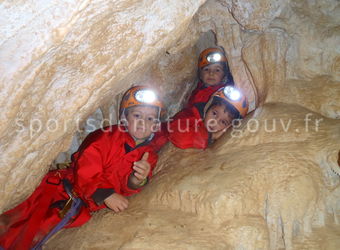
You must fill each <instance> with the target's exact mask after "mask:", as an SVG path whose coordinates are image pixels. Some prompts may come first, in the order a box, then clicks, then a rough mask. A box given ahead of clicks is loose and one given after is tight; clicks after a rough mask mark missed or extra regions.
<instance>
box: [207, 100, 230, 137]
mask: <svg viewBox="0 0 340 250" xmlns="http://www.w3.org/2000/svg"><path fill="white" fill-rule="evenodd" d="M233 118H234V117H233V115H232V114H231V113H230V112H229V111H228V110H227V109H226V107H225V106H224V105H223V104H220V105H214V106H212V107H210V108H209V110H208V111H207V113H206V115H205V118H204V125H205V127H206V128H207V130H208V132H210V133H215V132H219V131H222V130H224V129H227V128H229V127H230V126H231V124H232V121H233Z"/></svg>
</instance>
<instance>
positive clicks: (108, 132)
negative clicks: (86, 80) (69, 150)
mask: <svg viewBox="0 0 340 250" xmlns="http://www.w3.org/2000/svg"><path fill="white" fill-rule="evenodd" d="M145 152H149V158H148V162H149V163H150V164H151V170H152V169H153V168H154V167H155V165H156V162H157V154H156V153H155V152H154V149H153V148H152V147H151V146H150V145H149V141H146V142H144V143H142V144H139V145H138V146H136V144H135V142H134V140H133V138H132V137H131V136H130V134H129V133H128V132H126V131H125V128H124V127H118V126H117V125H114V126H110V127H107V128H105V131H102V130H97V131H95V132H93V133H91V134H90V135H88V137H87V138H86V139H85V140H84V142H83V143H82V145H81V146H80V148H79V150H78V151H77V152H76V153H75V154H74V155H73V157H72V164H71V167H70V168H68V169H63V170H55V171H50V172H49V173H47V175H46V176H45V177H44V178H43V180H42V182H41V183H40V185H39V186H38V187H37V189H36V190H35V191H34V192H33V194H32V195H31V196H30V197H29V198H28V199H27V200H25V201H24V202H23V203H21V204H19V205H18V206H17V207H15V208H13V209H11V210H9V211H7V212H5V213H4V214H2V215H1V216H0V246H1V247H3V248H5V249H29V248H30V247H33V246H34V245H35V244H36V243H37V242H38V241H39V240H41V239H42V238H43V237H44V236H45V235H46V234H47V233H48V232H49V231H50V230H51V229H52V228H53V227H54V226H55V225H56V224H57V223H58V222H59V221H60V220H61V219H60V217H59V215H58V212H59V211H60V208H57V206H56V205H57V204H58V201H59V202H60V201H61V200H67V199H68V195H67V193H66V192H65V190H64V188H63V185H62V183H61V179H64V178H67V179H68V180H70V182H71V183H72V184H73V190H74V191H75V193H76V194H77V195H78V197H80V198H81V199H82V200H83V201H84V202H85V204H86V205H85V206H83V207H82V208H81V210H80V213H79V214H78V215H77V216H75V218H73V219H74V220H73V222H72V223H71V224H69V225H68V226H67V227H76V226H80V225H82V224H84V223H85V222H87V221H88V220H89V219H90V217H91V213H92V212H94V211H97V210H99V209H102V208H105V205H104V203H103V202H104V200H105V199H106V198H107V197H108V196H110V195H111V194H113V193H114V192H116V193H119V194H122V195H124V196H129V195H132V194H134V193H138V192H139V191H140V190H141V189H137V190H133V189H130V188H129V187H128V186H127V183H128V178H129V176H130V174H131V173H132V172H133V169H132V166H133V163H134V162H135V161H139V160H140V159H141V158H142V156H143V154H144V153H145ZM151 175H152V171H150V175H149V178H150V177H151ZM52 204H53V205H52ZM51 205H52V206H51Z"/></svg>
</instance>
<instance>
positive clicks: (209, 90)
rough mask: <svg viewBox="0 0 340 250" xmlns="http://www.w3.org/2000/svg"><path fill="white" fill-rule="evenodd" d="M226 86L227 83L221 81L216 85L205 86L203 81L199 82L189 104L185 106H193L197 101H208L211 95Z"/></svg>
mask: <svg viewBox="0 0 340 250" xmlns="http://www.w3.org/2000/svg"><path fill="white" fill-rule="evenodd" d="M224 86H226V84H225V83H220V84H217V85H214V86H208V87H207V86H205V85H204V83H202V82H201V81H199V82H198V84H197V87H196V89H194V91H193V92H192V93H191V96H190V98H189V101H188V104H187V105H186V106H185V107H186V108H191V107H193V106H194V104H196V103H200V102H204V103H207V102H208V101H209V99H210V96H211V95H212V94H213V93H214V92H216V91H217V90H219V89H220V88H222V87H224Z"/></svg>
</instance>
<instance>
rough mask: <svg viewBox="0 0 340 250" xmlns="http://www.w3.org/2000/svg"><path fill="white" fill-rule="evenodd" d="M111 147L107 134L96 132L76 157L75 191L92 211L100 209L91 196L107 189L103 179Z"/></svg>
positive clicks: (84, 143) (88, 138)
mask: <svg viewBox="0 0 340 250" xmlns="http://www.w3.org/2000/svg"><path fill="white" fill-rule="evenodd" d="M109 145H111V143H110V141H109V137H108V136H107V134H106V133H105V132H102V131H100V130H98V131H95V132H93V133H92V134H90V135H89V136H88V137H87V138H86V139H85V141H84V142H83V144H82V145H81V147H80V149H79V153H78V155H76V157H75V158H76V159H75V175H74V185H75V190H76V192H77V193H78V195H79V196H80V197H81V198H82V199H83V200H84V201H85V202H86V203H87V204H88V205H89V207H90V210H97V209H98V208H99V207H98V205H97V204H96V203H95V202H94V200H93V198H92V197H91V196H92V195H93V194H94V192H95V191H96V190H97V189H98V188H105V186H103V185H105V184H106V183H107V181H106V180H105V179H104V177H103V171H104V169H103V168H104V165H105V157H106V155H107V153H108V152H109ZM112 186H115V183H112Z"/></svg>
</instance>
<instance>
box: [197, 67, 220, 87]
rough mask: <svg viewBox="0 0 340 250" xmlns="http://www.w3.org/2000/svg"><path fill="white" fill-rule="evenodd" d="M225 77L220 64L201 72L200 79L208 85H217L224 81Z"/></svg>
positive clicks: (205, 68)
mask: <svg viewBox="0 0 340 250" xmlns="http://www.w3.org/2000/svg"><path fill="white" fill-rule="evenodd" d="M223 77H224V71H223V66H222V65H221V64H220V63H214V64H210V65H207V66H205V67H204V68H203V69H201V71H200V78H201V80H202V82H203V83H204V84H206V85H210V86H213V85H217V84H219V83H220V82H221V81H222V79H223Z"/></svg>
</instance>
